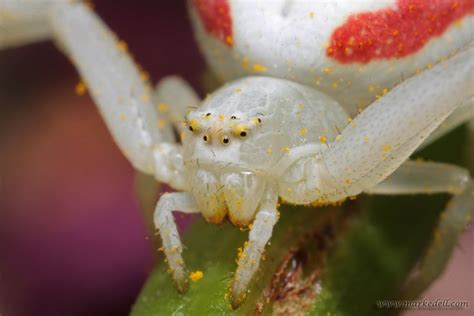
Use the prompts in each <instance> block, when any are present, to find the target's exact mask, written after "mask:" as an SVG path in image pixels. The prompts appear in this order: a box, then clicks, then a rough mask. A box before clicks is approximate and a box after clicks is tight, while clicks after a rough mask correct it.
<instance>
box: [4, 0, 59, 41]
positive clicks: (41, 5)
mask: <svg viewBox="0 0 474 316" xmlns="http://www.w3.org/2000/svg"><path fill="white" fill-rule="evenodd" d="M57 2H59V1H56V3H57ZM54 3H55V2H54V1H26V2H25V1H23V0H18V1H14V0H13V1H12V0H0V49H3V48H10V47H16V46H19V45H23V44H25V43H32V42H37V41H42V40H46V39H48V38H49V37H50V35H51V27H50V25H49V23H48V19H47V13H48V10H49V9H50V8H51V7H52V5H54Z"/></svg>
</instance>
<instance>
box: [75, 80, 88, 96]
mask: <svg viewBox="0 0 474 316" xmlns="http://www.w3.org/2000/svg"><path fill="white" fill-rule="evenodd" d="M75 90H76V94H77V95H79V96H81V95H84V94H85V93H86V91H87V88H86V85H85V83H84V82H82V81H79V82H78V83H77V84H76V87H75Z"/></svg>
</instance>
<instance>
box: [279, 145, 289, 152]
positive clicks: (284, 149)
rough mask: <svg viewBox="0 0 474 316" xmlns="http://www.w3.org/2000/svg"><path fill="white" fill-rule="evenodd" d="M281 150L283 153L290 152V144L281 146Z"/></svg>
mask: <svg viewBox="0 0 474 316" xmlns="http://www.w3.org/2000/svg"><path fill="white" fill-rule="evenodd" d="M281 152H282V153H289V152H290V147H288V146H283V147H282V148H281Z"/></svg>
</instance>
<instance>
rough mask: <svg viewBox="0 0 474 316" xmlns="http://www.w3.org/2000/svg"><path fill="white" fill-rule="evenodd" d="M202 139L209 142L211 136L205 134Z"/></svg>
mask: <svg viewBox="0 0 474 316" xmlns="http://www.w3.org/2000/svg"><path fill="white" fill-rule="evenodd" d="M202 140H203V141H204V142H205V143H207V142H208V141H209V136H207V135H204V136H203V137H202Z"/></svg>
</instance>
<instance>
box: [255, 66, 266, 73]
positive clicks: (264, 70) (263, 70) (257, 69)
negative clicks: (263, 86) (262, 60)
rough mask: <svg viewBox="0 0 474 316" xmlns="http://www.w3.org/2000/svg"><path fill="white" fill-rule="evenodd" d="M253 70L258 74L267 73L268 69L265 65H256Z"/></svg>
mask: <svg viewBox="0 0 474 316" xmlns="http://www.w3.org/2000/svg"><path fill="white" fill-rule="evenodd" d="M253 70H254V71H256V72H266V71H267V67H265V66H264V65H260V64H254V65H253Z"/></svg>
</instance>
